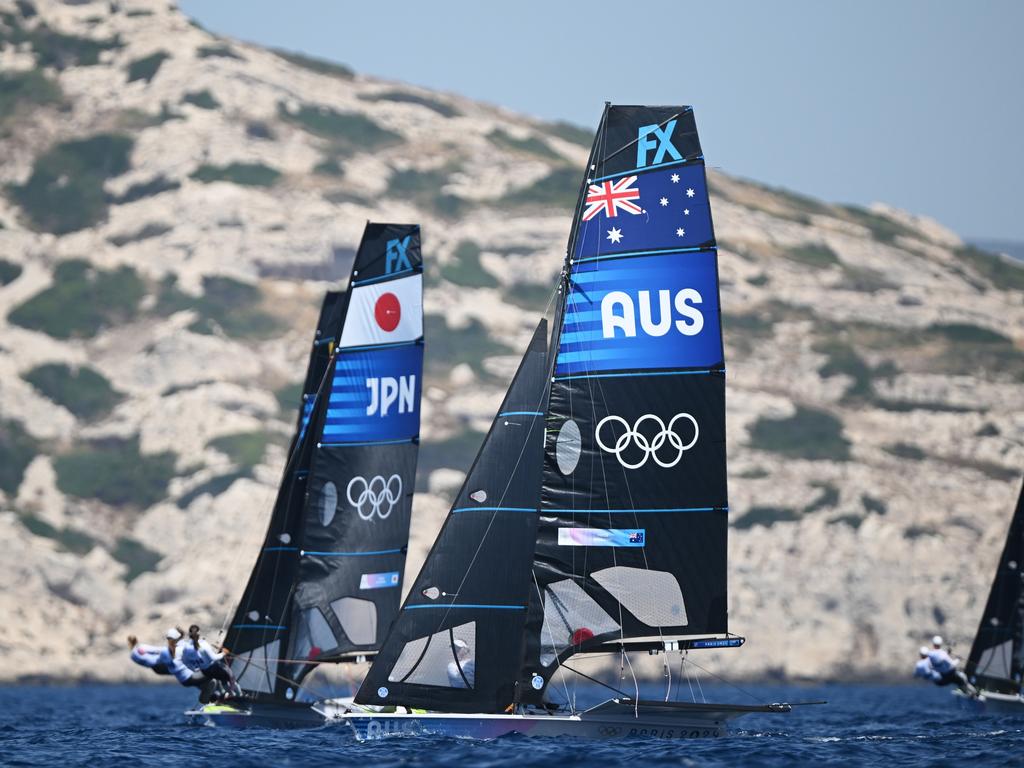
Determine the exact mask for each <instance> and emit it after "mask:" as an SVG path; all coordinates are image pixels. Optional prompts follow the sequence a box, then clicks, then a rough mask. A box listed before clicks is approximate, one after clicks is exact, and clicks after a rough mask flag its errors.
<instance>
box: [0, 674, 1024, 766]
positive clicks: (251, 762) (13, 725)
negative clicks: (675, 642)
mask: <svg viewBox="0 0 1024 768" xmlns="http://www.w3.org/2000/svg"><path fill="white" fill-rule="evenodd" d="M744 687H745V689H746V690H748V691H749V692H751V693H752V694H754V695H755V696H756V697H758V698H759V699H761V700H762V701H785V700H788V701H807V700H813V699H819V698H820V699H827V700H828V702H829V703H828V704H827V705H825V706H808V707H798V708H796V710H795V711H794V712H793V713H792V714H790V715H753V716H749V717H746V718H744V719H742V720H740V721H737V722H736V723H735V724H734V726H733V729H732V733H731V735H730V736H728V737H726V738H724V739H717V740H704V741H701V740H694V741H678V740H677V741H672V740H663V739H654V738H645V739H642V740H632V741H622V742H588V741H582V740H574V739H538V738H525V737H519V736H512V737H507V738H502V739H497V740H495V741H490V742H478V741H466V740H455V739H441V738H431V737H405V738H392V739H387V740H384V741H380V742H373V743H366V744H360V743H358V742H356V741H354V740H353V738H352V737H351V736H350V734H349V732H348V730H347V729H346V728H344V727H341V726H324V727H322V728H317V729H313V730H308V731H274V730H264V729H250V730H245V731H233V730H228V729H218V728H206V727H199V726H190V725H187V724H186V720H185V718H184V716H183V714H182V713H183V711H184V710H185V709H186V708H187V707H188V706H189V705H190V704H191V703H192V702H193V700H194V699H193V694H192V693H191V692H190V691H188V690H184V689H180V688H176V687H173V686H172V685H134V686H129V685H81V686H69V687H62V686H9V687H0V765H8V766H38V765H60V766H79V765H89V766H100V767H101V768H108V767H109V766H121V765H125V766H128V765H130V766H175V767H176V768H180V766H183V765H184V766H191V765H224V766H232V768H240V767H242V766H268V765H271V766H278V765H283V766H290V765H295V766H304V767H305V766H310V767H312V766H331V768H338V767H339V766H355V767H356V768H390V767H391V766H434V765H437V766H449V767H451V768H461V767H462V766H467V767H468V766H481V767H482V768H489V767H490V766H505V765H510V766H511V765H514V766H518V767H520V768H526V767H527V766H544V767H545V768H573V767H574V766H588V767H589V768H596V767H597V766H614V765H624V764H626V763H627V762H628V763H630V764H632V766H633V767H634V768H654V767H656V766H730V768H736V766H744V767H746V766H778V765H823V764H835V765H884V766H885V768H891V767H892V766H924V765H928V766H933V765H953V764H957V765H964V764H969V765H972V766H982V765H1009V764H1016V765H1021V764H1022V763H1024V715H1022V716H1020V717H1014V716H1009V717H1007V716H994V715H985V716H979V715H975V714H968V713H965V712H962V711H960V710H959V709H958V708H957V706H956V704H955V703H954V701H953V697H952V696H951V695H950V694H949V691H948V690H947V689H936V688H934V687H929V686H927V685H924V684H922V685H903V686H879V685H822V686H781V685H747V686H744ZM652 693H653V691H652ZM703 693H704V695H706V696H707V697H708V700H712V699H713V698H714V700H719V701H721V700H724V699H731V700H733V701H736V700H738V699H737V697H736V695H735V692H734V691H733V692H731V693H730V692H728V691H726V690H725V689H722V688H712V687H708V686H705V687H704V690H703ZM591 695H593V692H591Z"/></svg>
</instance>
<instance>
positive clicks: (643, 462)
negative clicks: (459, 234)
mask: <svg viewBox="0 0 1024 768" xmlns="http://www.w3.org/2000/svg"><path fill="white" fill-rule="evenodd" d="M557 290H558V293H557V299H558V300H557V305H556V309H555V312H554V322H553V328H552V336H551V339H550V341H547V340H546V328H545V325H544V324H543V323H542V324H541V325H540V326H539V327H538V328H537V331H536V333H535V335H534V336H533V341H532V343H531V344H530V346H529V348H528V350H527V352H526V355H525V357H524V358H523V361H522V363H521V364H520V367H519V369H518V372H517V374H516V376H515V378H514V379H513V381H512V384H511V386H510V388H509V390H508V392H507V394H506V396H505V400H504V402H503V403H502V405H501V408H500V410H499V412H498V414H497V417H496V418H495V420H494V423H493V424H492V426H491V429H490V431H489V432H488V434H487V436H486V437H485V439H484V442H483V444H482V446H481V448H480V451H479V453H478V455H477V457H476V459H475V461H474V463H473V465H472V468H471V469H470V471H469V474H468V475H467V477H466V481H465V484H464V485H463V487H462V489H461V490H460V492H459V494H458V496H457V498H456V500H455V503H454V506H453V507H452V509H451V510H450V512H449V514H448V517H447V519H446V521H445V523H444V525H443V527H442V529H441V531H440V534H439V535H438V537H437V540H436V541H435V543H434V545H433V548H432V549H431V551H430V553H429V555H428V557H427V559H426V561H425V562H424V565H423V568H422V570H421V571H420V573H419V575H418V577H417V578H416V581H415V582H414V584H413V586H412V589H411V590H410V592H409V594H408V597H407V598H406V601H405V603H404V604H403V606H402V610H401V612H400V613H399V615H398V617H397V619H396V620H395V622H394V624H393V625H392V628H391V632H390V633H389V635H388V637H387V639H386V640H385V642H384V645H383V646H382V647H381V649H380V651H379V653H378V654H377V657H376V659H375V660H374V662H373V664H372V665H371V667H370V670H369V672H368V673H367V675H366V677H365V678H364V680H363V683H362V685H361V686H360V688H359V690H358V692H357V694H356V696H355V700H354V703H353V704H351V705H348V704H344V703H337V702H324V703H320V704H318V705H316V708H317V710H318V711H320V712H322V713H323V714H324V715H325V716H326V717H328V718H329V719H332V720H336V721H340V722H344V723H346V724H348V725H349V726H350V727H351V728H352V729H353V730H354V732H355V735H356V737H357V738H359V739H372V738H377V737H382V736H387V735H392V734H410V733H427V734H441V735H450V736H461V737H475V738H492V737H496V736H500V735H503V734H507V733H519V734H527V735H541V736H561V735H572V736H583V737H590V738H605V739H608V738H630V737H636V736H645V737H646V736H660V737H668V738H680V737H712V736H720V735H722V734H723V733H724V732H725V726H726V723H727V722H728V721H730V720H732V719H733V718H735V717H738V716H741V715H745V714H748V713H752V712H788V711H789V710H790V708H791V707H790V705H789V704H764V705H755V706H747V705H741V704H708V703H706V702H681V701H674V700H669V697H666V700H657V701H650V700H645V699H643V698H641V697H640V695H639V685H636V686H635V687H634V690H633V692H632V693H630V692H626V691H622V690H616V691H615V695H614V696H612V697H611V698H609V699H607V700H605V701H603V702H601V703H598V704H596V705H595V706H592V707H589V708H585V709H583V708H578V707H577V705H576V701H575V700H574V699H573V698H571V697H568V696H567V697H566V701H561V702H559V701H556V699H557V697H558V696H559V692H558V685H557V682H556V681H557V679H559V678H564V676H566V675H570V674H581V673H579V672H578V670H577V669H575V668H573V667H571V666H570V664H569V662H570V661H572V660H573V658H574V657H577V656H581V655H588V654H606V655H607V654H611V655H612V656H613V657H619V658H620V659H621V660H622V661H623V662H627V661H628V659H629V655H630V654H631V653H633V652H637V651H640V652H646V653H655V654H656V653H665V654H669V653H680V654H686V653H689V652H690V651H693V650H697V649H703V648H736V647H739V646H741V645H742V644H743V642H744V640H743V638H742V637H738V636H735V635H732V634H730V633H729V631H728V621H727V611H726V606H727V593H726V570H727V568H726V537H727V533H728V501H727V493H726V492H727V489H726V452H725V365H724V353H723V345H722V335H721V323H720V314H721V313H720V309H719V286H718V264H717V250H716V246H715V238H714V232H713V228H712V222H711V211H710V204H709V200H708V192H707V179H706V176H705V167H704V161H703V155H702V153H701V148H700V143H699V140H698V136H697V128H696V124H695V122H694V116H693V111H692V109H690V108H689V107H647V106H611V105H606V107H605V111H604V114H603V116H602V119H601V123H600V126H599V128H598V131H597V134H596V137H595V140H594V144H593V148H592V150H591V155H590V161H589V164H588V167H587V172H586V175H585V178H584V180H583V184H582V187H581V192H580V196H579V200H578V203H577V205H576V210H575V213H574V220H573V225H572V229H571V234H570V238H569V244H568V249H567V255H566V259H565V262H564V266H563V271H562V273H561V276H560V278H559V281H558V289H557ZM586 677H589V676H586ZM591 679H593V678H591ZM595 682H597V681H595Z"/></svg>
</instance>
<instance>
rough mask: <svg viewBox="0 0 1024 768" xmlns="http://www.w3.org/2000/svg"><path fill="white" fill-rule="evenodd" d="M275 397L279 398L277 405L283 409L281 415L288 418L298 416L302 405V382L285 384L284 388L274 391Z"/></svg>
mask: <svg viewBox="0 0 1024 768" xmlns="http://www.w3.org/2000/svg"><path fill="white" fill-rule="evenodd" d="M274 397H276V398H277V404H278V406H279V407H280V409H281V413H283V414H285V415H286V416H292V415H296V414H297V411H298V409H299V405H300V404H301V403H302V382H301V381H296V382H293V383H291V384H285V385H284V386H283V387H280V388H278V389H276V390H274ZM296 417H297V416H296Z"/></svg>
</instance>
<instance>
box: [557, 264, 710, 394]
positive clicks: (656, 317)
mask: <svg viewBox="0 0 1024 768" xmlns="http://www.w3.org/2000/svg"><path fill="white" fill-rule="evenodd" d="M721 364H722V334H721V328H720V311H719V304H718V274H717V264H716V258H715V252H714V251H713V250H706V251H698V252H694V253H667V254H661V255H656V256H636V257H632V258H619V259H612V260H609V261H591V262H585V263H583V264H579V265H577V266H576V268H575V269H574V270H573V272H572V274H571V276H570V290H569V295H568V296H567V298H566V306H565V321H564V325H563V328H562V335H561V338H560V342H559V349H558V362H557V364H556V366H555V374H556V375H557V376H563V375H572V374H579V373H599V372H602V371H613V370H623V369H631V370H638V369H685V368H704V369H707V368H712V367H717V366H721Z"/></svg>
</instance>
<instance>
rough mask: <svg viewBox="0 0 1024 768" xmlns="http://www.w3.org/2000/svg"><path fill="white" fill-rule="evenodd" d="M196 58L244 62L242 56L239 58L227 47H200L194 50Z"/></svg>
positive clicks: (221, 45)
mask: <svg viewBox="0 0 1024 768" xmlns="http://www.w3.org/2000/svg"><path fill="white" fill-rule="evenodd" d="M196 56H197V57H198V58H200V59H213V58H221V59H240V60H241V61H245V58H244V57H243V56H240V55H239V54H238V53H236V52H235V50H234V49H233V48H232V47H231V46H229V45H223V44H219V45H201V46H199V47H198V48H197V49H196Z"/></svg>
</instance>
